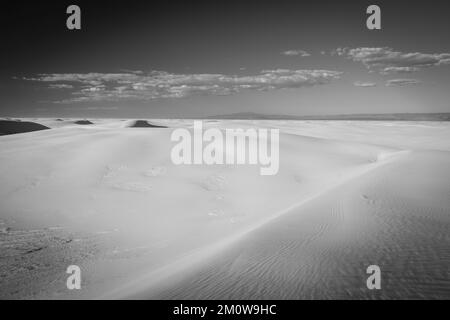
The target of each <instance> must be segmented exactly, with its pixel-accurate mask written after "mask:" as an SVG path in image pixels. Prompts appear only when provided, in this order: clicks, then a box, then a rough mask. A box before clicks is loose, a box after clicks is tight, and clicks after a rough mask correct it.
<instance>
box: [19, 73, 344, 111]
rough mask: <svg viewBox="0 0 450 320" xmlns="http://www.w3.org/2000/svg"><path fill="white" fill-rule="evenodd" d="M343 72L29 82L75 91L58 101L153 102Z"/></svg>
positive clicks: (91, 76)
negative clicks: (123, 100) (129, 100)
mask: <svg viewBox="0 0 450 320" xmlns="http://www.w3.org/2000/svg"><path fill="white" fill-rule="evenodd" d="M341 74H342V72H338V71H330V70H289V69H276V70H263V71H261V73H259V74H257V75H248V76H236V75H234V76H230V75H224V74H174V73H168V72H164V71H152V72H150V73H144V72H141V71H132V72H122V73H54V74H41V75H38V76H36V77H33V78H23V79H24V80H29V81H38V82H45V83H50V86H53V87H55V88H56V87H58V88H70V87H71V88H72V92H71V97H69V98H67V99H65V100H62V101H59V102H60V103H70V102H92V101H117V100H122V99H139V100H152V99H158V98H183V97H188V96H193V95H219V96H220V95H231V94H236V93H238V92H241V91H244V90H258V91H269V90H277V89H286V88H301V87H308V86H314V85H321V84H327V83H329V82H331V81H332V80H335V79H339V78H340V76H341Z"/></svg>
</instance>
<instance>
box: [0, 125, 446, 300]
mask: <svg viewBox="0 0 450 320" xmlns="http://www.w3.org/2000/svg"><path fill="white" fill-rule="evenodd" d="M27 121H33V122H36V123H39V124H42V125H44V126H47V127H50V128H53V129H51V130H44V131H37V132H31V133H25V134H17V135H10V136H2V137H0V164H1V165H0V177H1V182H2V183H1V184H0V203H1V204H0V298H37V299H40V298H55V299H61V298H75V299H76V298H168V299H171V298H181V299H190V298H211V299H216V298H222V299H228V298H235V299H242V298H244V299H245V298H247V299H253V298H256V299H272V298H289V299H308V298H321V299H327V298H357V299H361V298H362V299H365V298H413V299H416V298H418V299H420V298H446V299H448V298H450V281H449V275H450V273H449V266H450V252H449V250H450V232H449V231H450V171H449V168H450V139H449V138H450V124H449V123H447V122H423V123H422V122H383V121H379V122H366V121H348V122H347V121H281V120H280V121H253V120H245V121H244V120H242V121H231V120H223V121H205V122H204V126H206V127H218V128H230V127H239V128H248V127H274V128H280V132H281V134H280V170H279V173H278V174H277V175H275V176H260V175H259V167H258V166H227V165H223V166H219V165H214V166H206V165H204V166H199V165H197V166H175V165H173V164H172V162H171V160H170V150H171V148H172V146H173V145H174V144H173V143H172V142H171V141H170V134H171V132H172V130H173V128H175V127H192V121H190V120H149V122H150V123H151V124H152V125H155V126H162V127H164V126H167V127H168V128H157V127H147V128H129V126H130V125H132V124H133V123H135V121H131V120H126V121H121V120H95V121H92V122H93V124H92V125H89V126H80V125H76V124H74V123H73V120H70V119H64V120H63V121H58V120H56V119H27ZM71 264H75V265H79V266H80V267H81V270H82V289H81V290H73V291H70V290H68V289H67V288H66V278H67V276H68V274H66V273H65V270H66V268H67V266H69V265H71ZM371 264H376V265H379V266H380V268H381V272H382V289H381V290H376V291H371V290H368V289H367V287H366V279H367V277H368V275H367V274H366V268H367V266H369V265H371Z"/></svg>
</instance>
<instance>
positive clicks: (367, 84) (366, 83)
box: [353, 81, 377, 87]
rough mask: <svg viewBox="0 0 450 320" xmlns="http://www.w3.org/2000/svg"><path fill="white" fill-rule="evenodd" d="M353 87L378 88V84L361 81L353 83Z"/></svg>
mask: <svg viewBox="0 0 450 320" xmlns="http://www.w3.org/2000/svg"><path fill="white" fill-rule="evenodd" d="M353 85H354V86H355V87H376V86H377V84H376V83H375V82H361V81H356V82H354V83H353Z"/></svg>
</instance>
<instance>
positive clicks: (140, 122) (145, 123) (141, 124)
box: [128, 120, 167, 128]
mask: <svg viewBox="0 0 450 320" xmlns="http://www.w3.org/2000/svg"><path fill="white" fill-rule="evenodd" d="M128 128H167V127H166V126H158V125H155V124H151V123H149V122H148V121H146V120H136V121H135V122H134V123H133V124H132V125H130V126H129V127H128Z"/></svg>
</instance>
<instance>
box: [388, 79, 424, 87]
mask: <svg viewBox="0 0 450 320" xmlns="http://www.w3.org/2000/svg"><path fill="white" fill-rule="evenodd" d="M421 83H422V82H421V81H420V80H417V79H391V80H387V81H386V86H387V87H404V86H409V85H417V84H421Z"/></svg>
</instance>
